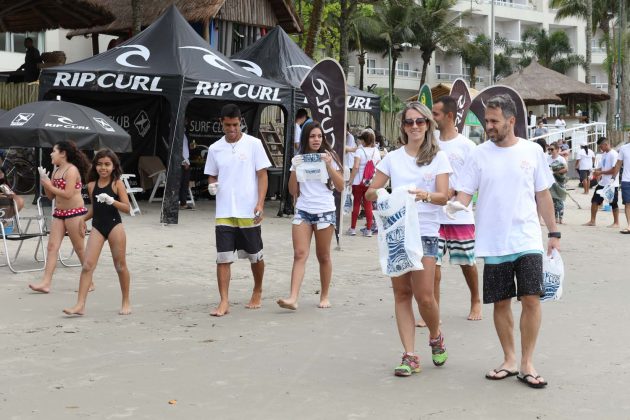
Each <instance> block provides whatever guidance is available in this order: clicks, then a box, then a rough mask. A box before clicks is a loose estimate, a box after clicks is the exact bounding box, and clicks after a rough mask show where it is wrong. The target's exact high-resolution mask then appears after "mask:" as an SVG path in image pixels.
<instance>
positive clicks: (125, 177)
mask: <svg viewBox="0 0 630 420" xmlns="http://www.w3.org/2000/svg"><path fill="white" fill-rule="evenodd" d="M135 177H136V175H135V174H122V175H121V176H120V179H121V180H122V182H123V184H124V185H125V190H127V194H128V195H129V199H130V200H131V211H130V212H129V214H130V215H131V216H135V215H136V213H138V214H142V211H141V210H140V206H139V205H138V202H137V201H136V196H135V195H134V193H141V192H144V189H142V188H141V187H132V186H131V185H130V184H129V178H135Z"/></svg>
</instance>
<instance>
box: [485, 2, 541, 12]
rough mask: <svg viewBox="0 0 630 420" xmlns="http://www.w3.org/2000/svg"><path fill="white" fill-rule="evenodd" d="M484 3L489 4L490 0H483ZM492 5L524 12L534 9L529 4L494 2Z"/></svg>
mask: <svg viewBox="0 0 630 420" xmlns="http://www.w3.org/2000/svg"><path fill="white" fill-rule="evenodd" d="M484 3H486V4H491V3H492V0H485V1H484ZM494 4H496V5H497V6H503V7H513V8H515V9H525V10H535V9H536V7H535V6H534V5H533V4H529V3H514V2H511V1H501V0H494Z"/></svg>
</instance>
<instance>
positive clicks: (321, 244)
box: [315, 203, 371, 308]
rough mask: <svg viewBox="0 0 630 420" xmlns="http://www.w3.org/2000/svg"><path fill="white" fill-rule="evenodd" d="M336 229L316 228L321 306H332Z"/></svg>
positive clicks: (330, 227)
mask: <svg viewBox="0 0 630 420" xmlns="http://www.w3.org/2000/svg"><path fill="white" fill-rule="evenodd" d="M370 204H371V203H370ZM334 231H335V227H334V226H332V225H331V226H328V227H327V228H325V229H321V230H317V229H316V230H315V252H316V254H317V261H318V262H319V281H320V283H321V291H320V294H319V305H318V306H319V307H320V308H330V300H329V299H328V292H329V290H330V281H331V280H332V260H331V258H330V241H331V240H332V236H333V232H334Z"/></svg>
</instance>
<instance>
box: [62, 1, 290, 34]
mask: <svg viewBox="0 0 630 420" xmlns="http://www.w3.org/2000/svg"><path fill="white" fill-rule="evenodd" d="M93 1H96V2H98V3H99V4H101V5H102V6H104V7H106V8H107V9H108V10H111V11H112V13H114V15H115V16H116V20H114V21H113V22H112V23H110V24H109V25H102V26H91V27H84V29H79V30H76V31H71V32H69V33H68V35H67V37H68V38H72V37H74V36H78V35H87V34H108V35H125V34H129V32H130V31H131V28H132V12H131V1H130V0H93ZM252 2H253V3H255V7H252V4H251V3H252ZM171 4H175V6H177V8H178V9H179V11H180V12H181V14H182V15H183V16H184V18H185V19H186V20H187V21H189V22H207V21H209V20H210V19H214V18H220V19H222V20H225V21H230V22H237V23H242V24H248V25H256V26H261V27H268V28H272V27H275V26H278V25H280V26H282V27H283V29H284V30H286V31H287V32H290V33H295V32H301V31H302V23H301V21H300V19H299V17H298V15H297V13H296V11H295V10H294V8H293V5H292V3H291V1H290V0H249V1H248V0H229V1H226V0H150V1H148V0H141V8H142V9H141V10H142V19H141V20H142V26H148V25H150V24H151V23H153V22H154V21H155V20H156V19H157V18H158V17H160V15H162V13H163V12H164V11H165V10H166V9H167V8H168V7H169V6H170V5H171Z"/></svg>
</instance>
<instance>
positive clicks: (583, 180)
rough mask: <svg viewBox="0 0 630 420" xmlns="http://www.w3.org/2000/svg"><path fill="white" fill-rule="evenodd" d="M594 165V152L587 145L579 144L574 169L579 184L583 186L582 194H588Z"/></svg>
mask: <svg viewBox="0 0 630 420" xmlns="http://www.w3.org/2000/svg"><path fill="white" fill-rule="evenodd" d="M594 165H595V153H594V152H593V151H592V150H591V149H590V148H589V147H588V146H587V145H584V146H581V147H580V151H579V152H578V155H577V159H576V161H575V169H576V171H577V172H578V174H579V176H580V184H582V188H584V194H588V190H589V189H590V187H591V180H590V176H591V171H592V170H593V167H594Z"/></svg>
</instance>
